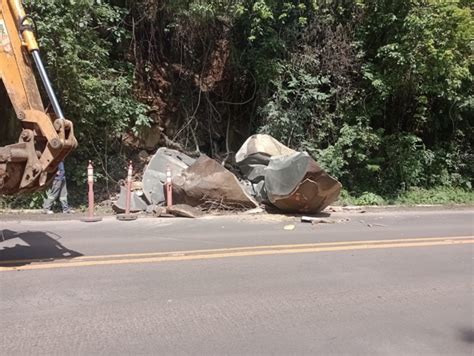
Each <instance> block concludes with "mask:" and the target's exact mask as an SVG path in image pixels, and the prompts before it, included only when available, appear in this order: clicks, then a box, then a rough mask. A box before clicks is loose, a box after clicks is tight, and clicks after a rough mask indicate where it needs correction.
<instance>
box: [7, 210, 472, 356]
mask: <svg viewBox="0 0 474 356" xmlns="http://www.w3.org/2000/svg"><path fill="white" fill-rule="evenodd" d="M473 212H474V211H473V210H471V209H463V210H455V209H452V210H437V211H425V210H415V211H410V212H408V213H405V212H400V211H380V212H369V213H365V214H361V213H358V212H353V213H344V214H342V213H338V214H333V215H332V216H331V217H330V219H332V221H333V222H335V223H334V224H329V223H325V224H318V225H312V224H308V223H301V222H300V221H299V218H294V217H283V216H232V217H214V218H206V219H199V220H187V219H153V218H143V219H139V220H137V221H135V222H118V221H116V220H115V219H113V218H106V219H104V221H103V222H100V223H94V224H86V223H82V222H79V221H76V220H74V221H33V220H23V219H21V216H19V217H14V218H13V219H5V218H4V219H2V221H0V326H1V329H2V330H1V332H0V354H1V355H25V354H35V355H37V354H48V355H56V354H57V355H64V354H78V355H95V354H101V355H103V354H188V355H189V354H193V355H196V354H199V355H204V354H206V355H207V354H213V355H222V354H229V355H243V354H252V355H256V354H258V355H262V354H265V355H266V354H279V355H289V354H291V355H293V354H298V355H303V354H357V355H359V354H360V355H367V354H387V355H400V354H403V355H406V354H413V355H420V354H424V355H425V354H426V355H428V354H429V355H433V354H436V355H448V354H449V355H472V354H473V352H474V349H473V347H474V321H473V320H474V304H473V301H474V291H473V288H474V279H473V270H474V269H473V267H474V259H473V258H474V250H473V247H474V244H472V243H471V242H472V241H471V240H472V236H473V235H474V234H473V229H474V220H473V219H474V214H473ZM20 219H21V220H20ZM285 227H286V228H287V229H290V230H285ZM463 237H464V238H463ZM466 237H467V238H466ZM439 238H442V239H439ZM359 241H364V242H363V243H361V242H359ZM256 246H258V247H256ZM188 251H198V252H188ZM12 261H15V262H12Z"/></svg>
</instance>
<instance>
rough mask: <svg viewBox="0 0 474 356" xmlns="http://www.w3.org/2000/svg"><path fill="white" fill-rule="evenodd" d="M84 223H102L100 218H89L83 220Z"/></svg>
mask: <svg viewBox="0 0 474 356" xmlns="http://www.w3.org/2000/svg"><path fill="white" fill-rule="evenodd" d="M81 221H82V222H99V221H102V218H101V217H100V216H88V217H86V218H82V219H81Z"/></svg>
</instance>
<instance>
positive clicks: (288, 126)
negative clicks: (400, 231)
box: [26, 0, 474, 204]
mask: <svg viewBox="0 0 474 356" xmlns="http://www.w3.org/2000/svg"><path fill="white" fill-rule="evenodd" d="M26 3H27V5H28V9H29V11H30V12H31V13H32V15H33V17H34V19H35V20H36V23H37V29H38V34H39V37H40V39H41V40H40V43H41V45H42V48H43V49H44V52H45V57H46V59H47V64H48V69H49V72H50V74H51V75H52V77H53V80H54V83H55V87H56V88H58V91H59V97H60V98H61V101H62V103H63V104H64V107H65V108H64V109H65V112H66V113H67V115H68V117H69V118H70V119H72V120H73V121H74V122H75V123H76V131H77V136H78V139H79V141H80V149H79V151H77V152H76V153H75V154H74V155H73V157H71V159H69V160H68V162H67V168H68V170H69V171H70V172H72V175H73V183H75V184H78V185H80V187H81V188H80V189H84V183H83V182H84V178H85V177H84V176H85V162H86V161H87V160H88V159H93V160H94V161H95V162H96V167H97V169H98V173H99V176H98V178H99V186H100V187H103V190H104V192H107V193H108V192H111V191H112V190H113V189H115V183H116V182H117V181H118V180H119V179H120V178H121V177H123V174H124V169H123V167H124V163H125V161H126V159H129V158H133V159H134V160H135V161H136V162H138V159H136V156H137V153H138V152H139V151H140V150H143V149H145V150H148V151H150V152H152V151H154V150H156V148H157V147H158V146H160V145H168V146H171V147H174V148H176V147H181V148H182V149H184V150H186V151H189V152H193V151H201V152H204V153H207V154H209V155H211V156H214V157H216V158H224V157H227V156H229V155H232V152H235V151H236V150H237V149H238V147H240V145H241V143H242V142H243V141H244V140H245V139H246V138H247V137H248V135H250V134H252V133H255V132H265V133H269V134H271V135H273V136H274V137H275V138H277V139H279V140H280V141H282V142H283V143H285V144H287V145H289V146H291V147H293V148H296V149H299V150H306V151H308V152H310V153H311V154H312V155H313V156H314V157H315V158H316V159H317V160H318V162H320V163H321V164H322V165H323V167H324V168H325V169H327V170H328V171H329V172H330V173H331V174H333V175H334V176H335V177H337V178H338V179H339V180H340V181H341V182H342V183H343V185H344V187H345V189H346V190H347V191H348V192H349V193H347V194H345V195H344V196H343V199H342V200H343V201H347V200H351V199H352V201H354V202H356V203H360V204H385V203H403V204H411V203H416V202H418V203H429V204H431V203H449V202H454V203H472V202H473V199H472V192H471V189H472V182H473V177H474V174H473V173H474V172H473V170H474V154H473V151H472V137H473V130H472V122H473V117H474V110H473V109H474V83H473V73H474V55H473V50H474V40H473V39H474V20H473V16H472V8H471V5H472V4H471V2H470V1H469V0H422V1H391V0H380V1H373V0H353V1H345V2H340V1H315V0H285V1H276V0H256V1H255V0H254V1H249V0H208V1H202V0H188V1H184V0H160V1H158V0H136V1H126V0H122V1H120V0H116V1H112V0H111V1H99V0H75V1H73V0H69V1H62V0H28V1H26ZM432 187H438V188H436V189H431V188H432ZM72 190H73V191H74V188H73V189H72ZM351 196H352V197H357V198H356V199H354V198H350V197H351Z"/></svg>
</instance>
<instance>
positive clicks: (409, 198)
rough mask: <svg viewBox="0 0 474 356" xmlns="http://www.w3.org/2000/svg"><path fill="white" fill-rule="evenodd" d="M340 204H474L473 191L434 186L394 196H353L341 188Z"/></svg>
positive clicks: (370, 194)
mask: <svg viewBox="0 0 474 356" xmlns="http://www.w3.org/2000/svg"><path fill="white" fill-rule="evenodd" d="M339 204H341V205H406V206H412V205H423V204H426V205H456V204H463V205H466V204H467V205H469V204H474V191H472V190H466V189H462V188H457V187H435V188H431V189H422V188H412V189H410V190H407V191H404V192H402V193H400V194H398V195H397V196H395V197H393V196H392V197H382V196H380V195H377V194H375V193H371V192H364V193H363V194H361V195H358V196H354V195H351V194H350V193H348V192H347V191H345V190H343V192H342V194H341V198H340V199H339Z"/></svg>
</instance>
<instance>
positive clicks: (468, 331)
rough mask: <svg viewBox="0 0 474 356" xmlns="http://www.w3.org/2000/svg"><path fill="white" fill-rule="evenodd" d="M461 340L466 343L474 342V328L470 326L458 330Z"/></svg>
mask: <svg viewBox="0 0 474 356" xmlns="http://www.w3.org/2000/svg"><path fill="white" fill-rule="evenodd" d="M459 334H460V337H461V340H462V341H464V342H465V343H468V344H474V330H473V329H472V328H463V329H460V330H459Z"/></svg>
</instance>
